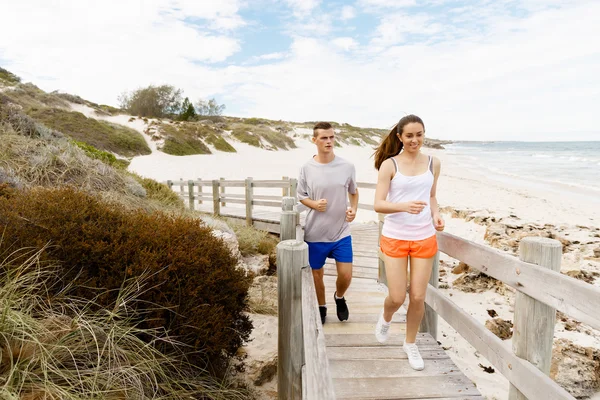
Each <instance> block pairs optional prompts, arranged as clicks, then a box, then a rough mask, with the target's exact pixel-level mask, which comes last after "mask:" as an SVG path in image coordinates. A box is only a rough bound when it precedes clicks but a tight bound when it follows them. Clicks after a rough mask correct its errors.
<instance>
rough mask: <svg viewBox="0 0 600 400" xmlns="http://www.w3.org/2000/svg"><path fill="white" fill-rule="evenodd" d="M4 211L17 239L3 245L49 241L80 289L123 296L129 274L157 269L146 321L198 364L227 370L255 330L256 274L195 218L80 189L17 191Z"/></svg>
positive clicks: (0, 205)
mask: <svg viewBox="0 0 600 400" xmlns="http://www.w3.org/2000/svg"><path fill="white" fill-rule="evenodd" d="M0 215H1V216H2V218H1V219H0V230H2V232H3V235H4V237H5V238H10V240H3V241H1V242H0V253H2V254H9V253H10V251H11V249H14V248H21V247H26V246H27V247H33V248H38V249H42V248H45V249H44V251H43V252H42V254H41V256H40V257H41V260H42V261H45V260H56V261H58V262H59V264H60V265H61V268H62V271H61V274H60V275H61V278H62V282H63V286H67V285H70V284H75V285H76V288H74V289H73V290H74V295H76V296H78V297H82V298H85V299H95V303H96V304H100V305H103V306H106V305H110V304H114V303H115V301H116V299H117V295H118V293H119V288H121V286H122V285H123V283H124V282H125V281H126V280H127V279H130V278H135V277H139V276H142V275H148V278H147V279H146V282H147V284H146V286H145V287H144V290H143V291H142V293H141V294H140V295H139V303H140V304H139V305H140V307H143V308H146V309H147V308H150V311H147V312H146V313H145V314H144V315H143V316H138V317H139V326H140V328H165V329H167V330H168V331H169V332H170V333H171V335H173V336H175V337H176V338H177V339H178V340H180V341H181V342H182V343H184V344H185V345H186V346H187V351H188V352H187V357H188V359H189V360H190V361H191V362H194V363H196V364H197V365H198V364H202V363H208V364H209V365H211V366H212V367H213V368H215V370H217V371H223V368H225V366H226V364H227V362H228V359H230V358H231V357H232V356H234V355H235V353H236V351H237V350H238V348H239V347H240V346H241V345H242V344H243V343H244V342H245V341H247V340H248V338H249V335H250V331H251V329H252V323H251V321H250V320H249V318H248V316H247V315H245V314H244V310H245V309H246V307H247V298H246V296H247V291H248V287H249V285H250V281H249V278H248V277H247V276H246V275H245V273H244V272H243V271H242V270H239V269H237V268H236V263H237V260H236V259H235V258H234V257H233V256H232V254H231V253H230V251H229V250H228V248H227V245H226V244H225V243H224V242H223V241H222V240H221V239H218V238H216V237H214V236H213V234H212V231H211V230H210V228H209V227H207V226H206V225H204V224H203V223H201V222H199V221H198V220H196V219H194V218H191V217H185V216H169V215H167V214H164V213H160V212H154V213H146V212H143V211H124V210H122V209H120V208H115V207H114V206H113V205H111V204H109V203H105V202H102V201H100V200H99V199H98V198H96V197H93V196H91V195H89V194H86V193H83V192H79V191H76V190H75V189H71V188H61V189H42V188H37V189H32V190H29V191H12V194H10V193H9V194H8V195H6V196H4V197H1V198H0ZM48 243H50V246H49V247H45V246H47V244H48ZM58 289H60V287H58V288H57V290H58ZM153 305H155V306H153ZM131 307H132V308H131V310H132V312H133V311H134V310H135V309H136V307H135V306H134V305H132V306H131Z"/></svg>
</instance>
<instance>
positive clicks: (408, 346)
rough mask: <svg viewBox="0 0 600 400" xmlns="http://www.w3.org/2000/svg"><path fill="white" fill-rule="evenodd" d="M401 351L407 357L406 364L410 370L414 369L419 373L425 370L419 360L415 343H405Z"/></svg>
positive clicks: (421, 361)
mask: <svg viewBox="0 0 600 400" xmlns="http://www.w3.org/2000/svg"><path fill="white" fill-rule="evenodd" d="M402 350H404V352H405V353H406V355H407V356H408V363H409V364H410V366H411V367H412V369H416V370H417V371H421V370H422V369H423V368H425V363H424V362H423V359H422V358H421V354H420V353H419V348H418V347H417V345H416V344H415V343H406V342H404V344H403V345H402Z"/></svg>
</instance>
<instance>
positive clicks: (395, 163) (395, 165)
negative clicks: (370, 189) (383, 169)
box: [392, 157, 398, 173]
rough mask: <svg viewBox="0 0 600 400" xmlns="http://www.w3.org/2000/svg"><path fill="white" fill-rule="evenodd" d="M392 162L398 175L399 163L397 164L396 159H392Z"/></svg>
mask: <svg viewBox="0 0 600 400" xmlns="http://www.w3.org/2000/svg"><path fill="white" fill-rule="evenodd" d="M392 162H393V163H394V168H396V173H397V172H398V163H397V162H396V159H395V158H394V157H392Z"/></svg>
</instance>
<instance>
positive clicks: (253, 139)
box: [231, 127, 261, 147]
mask: <svg viewBox="0 0 600 400" xmlns="http://www.w3.org/2000/svg"><path fill="white" fill-rule="evenodd" d="M231 135H232V136H233V137H234V138H236V139H237V140H239V141H240V142H242V143H246V144H249V145H250V146H255V147H261V145H260V138H259V137H258V136H255V135H253V134H251V133H250V132H248V130H247V129H246V128H245V127H235V128H234V129H233V131H232V132H231Z"/></svg>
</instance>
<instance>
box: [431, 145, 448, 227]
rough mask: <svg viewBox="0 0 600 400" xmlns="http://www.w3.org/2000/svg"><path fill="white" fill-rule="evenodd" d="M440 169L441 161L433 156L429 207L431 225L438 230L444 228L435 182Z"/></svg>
mask: <svg viewBox="0 0 600 400" xmlns="http://www.w3.org/2000/svg"><path fill="white" fill-rule="evenodd" d="M441 169H442V163H441V162H440V160H438V159H437V158H436V157H433V185H432V186H431V194H430V198H429V207H430V208H431V218H432V219H433V226H435V229H436V230H438V231H443V230H444V225H445V223H444V219H443V218H442V217H441V216H440V208H439V206H438V202H437V197H436V191H437V182H438V178H439V176H440V171H441Z"/></svg>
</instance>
